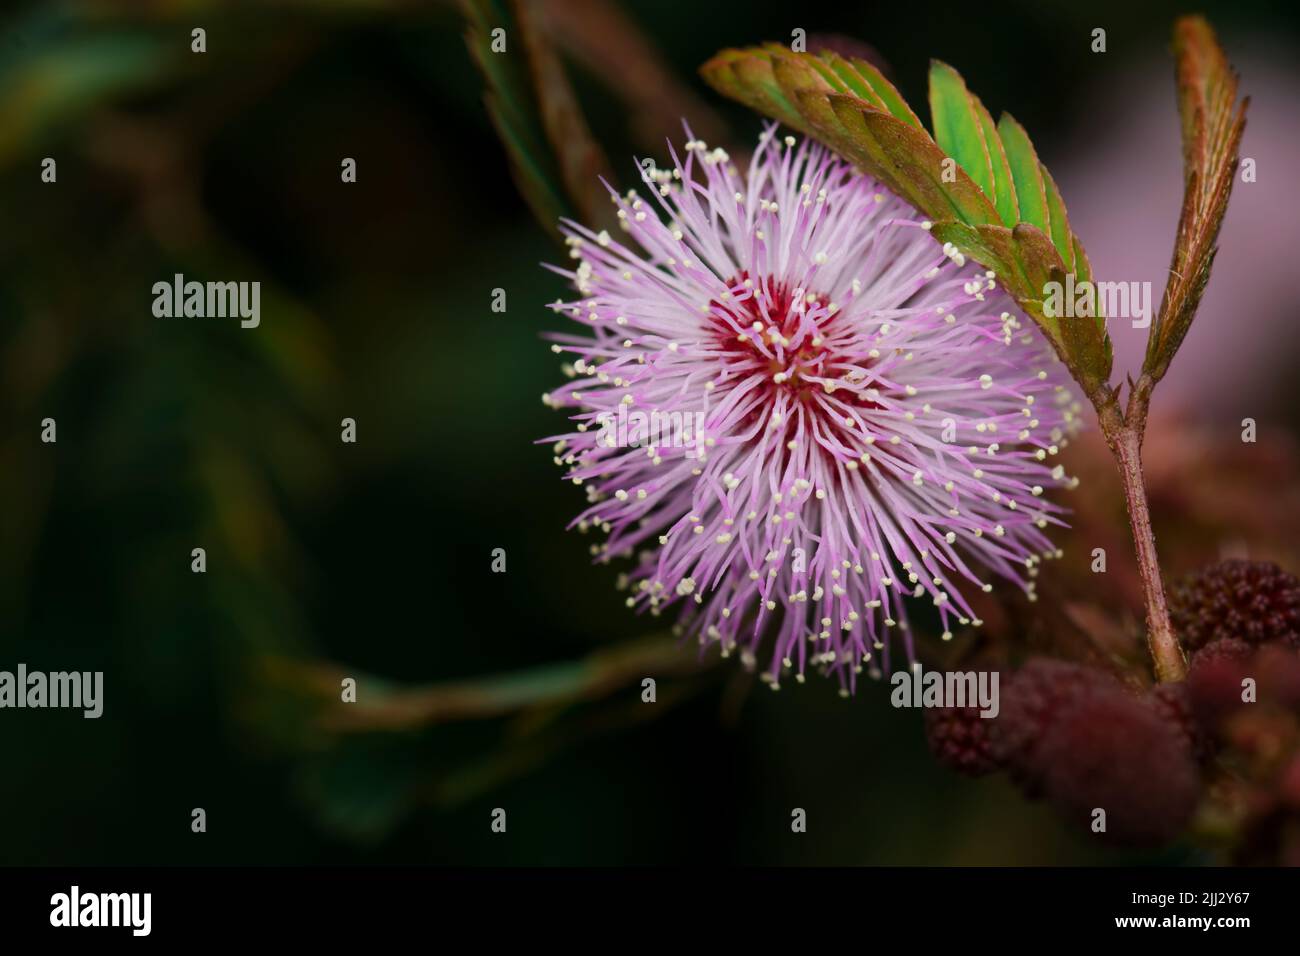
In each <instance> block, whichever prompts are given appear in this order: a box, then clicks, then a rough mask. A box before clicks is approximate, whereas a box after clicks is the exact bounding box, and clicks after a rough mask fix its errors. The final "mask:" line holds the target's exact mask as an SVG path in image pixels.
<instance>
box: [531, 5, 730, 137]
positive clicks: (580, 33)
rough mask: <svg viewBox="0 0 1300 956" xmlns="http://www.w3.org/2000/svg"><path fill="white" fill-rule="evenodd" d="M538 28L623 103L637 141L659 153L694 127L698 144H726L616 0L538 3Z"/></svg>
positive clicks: (709, 114) (719, 124) (723, 132)
mask: <svg viewBox="0 0 1300 956" xmlns="http://www.w3.org/2000/svg"><path fill="white" fill-rule="evenodd" d="M535 5H536V6H537V7H538V8H539V9H540V10H541V16H540V17H539V23H538V25H539V26H540V28H541V29H542V30H544V31H545V32H546V35H547V36H548V37H549V38H550V40H551V42H552V43H553V44H555V47H556V48H557V49H558V50H560V51H561V52H563V53H564V54H565V55H566V57H568V58H569V59H571V60H572V61H573V62H574V63H576V64H578V65H579V66H581V67H583V68H584V69H585V70H586V72H587V73H589V74H590V75H592V76H594V77H596V78H598V79H599V80H600V82H601V83H603V84H605V85H606V86H608V87H609V89H610V90H611V91H612V92H613V93H615V94H616V95H617V96H618V97H619V98H620V99H621V100H622V101H623V105H624V107H625V110H626V113H627V120H628V122H629V123H630V124H631V126H632V133H633V137H634V138H635V139H636V141H637V142H638V143H639V144H640V145H642V146H644V147H645V148H647V149H660V148H662V146H663V142H664V137H665V136H668V135H670V134H671V133H674V132H676V131H677V130H680V129H681V124H682V121H683V120H685V121H686V122H688V123H689V124H690V128H691V132H692V134H694V136H695V137H696V138H698V139H703V140H707V141H709V142H715V141H717V140H721V139H725V138H726V136H727V127H726V124H725V123H724V122H723V121H722V119H721V118H720V117H719V116H718V115H717V113H716V112H714V110H713V109H712V108H711V107H710V106H709V105H708V104H707V103H705V102H704V100H703V99H702V98H701V97H700V96H699V95H698V94H697V93H696V92H695V90H694V89H692V87H691V86H690V85H689V84H688V83H687V82H685V81H684V79H683V78H682V77H681V76H680V74H679V73H678V71H677V70H675V69H674V68H673V66H672V65H671V64H669V63H668V62H667V61H666V59H665V58H664V56H663V55H662V53H660V51H659V49H658V48H657V47H656V46H655V44H654V43H653V42H652V41H651V39H650V38H649V37H647V36H646V34H645V32H644V31H643V30H642V29H641V28H640V26H638V24H637V23H636V22H635V21H634V20H633V19H632V17H631V16H629V15H628V13H627V12H626V11H625V10H623V9H622V5H621V4H620V3H618V2H617V0H535Z"/></svg>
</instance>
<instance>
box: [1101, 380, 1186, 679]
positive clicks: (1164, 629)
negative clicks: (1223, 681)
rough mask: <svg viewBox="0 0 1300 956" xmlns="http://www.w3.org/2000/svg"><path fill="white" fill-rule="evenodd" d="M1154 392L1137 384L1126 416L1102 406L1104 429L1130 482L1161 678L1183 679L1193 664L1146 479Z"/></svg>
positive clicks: (1132, 520) (1127, 491) (1128, 495)
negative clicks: (1172, 605)
mask: <svg viewBox="0 0 1300 956" xmlns="http://www.w3.org/2000/svg"><path fill="white" fill-rule="evenodd" d="M1149 396H1150V389H1149V387H1140V388H1137V389H1135V390H1134V392H1133V394H1132V395H1130V401H1129V414H1128V415H1127V416H1122V415H1121V414H1120V412H1119V408H1118V406H1117V404H1115V403H1114V402H1112V403H1110V404H1108V405H1106V406H1105V407H1104V408H1102V409H1101V413H1100V415H1099V418H1100V421H1101V428H1102V432H1103V433H1104V434H1105V436H1106V441H1107V443H1108V444H1109V445H1110V448H1111V451H1112V452H1114V454H1115V461H1116V463H1117V464H1118V465H1119V477H1120V482H1121V483H1122V484H1123V486H1124V500H1125V503H1126V504H1127V506H1128V518H1129V526H1130V527H1131V528H1132V529H1133V545H1134V549H1135V551H1136V553H1137V562H1138V573H1139V574H1140V575H1141V578H1142V591H1143V593H1144V594H1145V595H1146V605H1147V645H1148V646H1149V647H1150V649H1151V659H1152V661H1153V662H1154V663H1155V671H1156V679H1157V680H1159V681H1160V682H1161V683H1168V682H1172V681H1180V680H1182V679H1183V677H1185V676H1186V674H1187V665H1186V664H1185V663H1184V661H1183V652H1182V648H1181V647H1180V646H1179V644H1178V637H1177V636H1176V635H1175V634H1174V628H1173V625H1172V624H1171V623H1170V621H1169V606H1168V604H1167V603H1166V602H1165V585H1164V579H1163V578H1162V577H1161V574H1160V559H1159V558H1158V557H1157V556H1156V536H1155V532H1154V531H1152V529H1151V512H1150V510H1149V508H1148V507H1147V492H1146V483H1145V482H1144V481H1143V479H1142V433H1143V432H1144V431H1145V425H1146V410H1147V401H1146V400H1147V399H1148V398H1149Z"/></svg>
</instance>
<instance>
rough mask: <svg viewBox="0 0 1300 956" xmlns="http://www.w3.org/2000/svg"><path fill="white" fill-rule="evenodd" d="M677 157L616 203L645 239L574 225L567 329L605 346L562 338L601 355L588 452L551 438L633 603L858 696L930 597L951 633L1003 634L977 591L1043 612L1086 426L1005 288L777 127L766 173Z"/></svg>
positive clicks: (576, 403) (576, 438)
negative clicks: (1049, 567)
mask: <svg viewBox="0 0 1300 956" xmlns="http://www.w3.org/2000/svg"><path fill="white" fill-rule="evenodd" d="M688 136H689V131H688ZM672 158H673V165H672V167H671V168H669V169H656V168H654V167H653V164H652V163H651V162H650V161H648V160H646V161H643V163H642V166H641V168H642V171H643V179H644V181H645V183H646V186H647V189H646V192H647V193H648V195H645V196H643V195H639V194H638V193H637V191H635V190H634V191H631V192H629V193H627V194H626V195H625V196H619V195H613V196H611V198H612V199H613V201H614V203H615V205H616V206H617V210H618V219H619V221H620V223H621V224H622V226H623V227H624V229H625V231H626V233H627V239H626V240H625V241H616V240H615V239H613V238H611V237H610V235H609V234H608V233H605V232H602V233H599V234H596V233H594V232H592V231H591V230H589V229H586V228H584V227H582V226H581V225H578V224H576V223H570V222H566V223H565V224H564V231H565V234H566V236H567V237H568V243H569V246H570V255H571V257H572V258H573V259H574V260H575V261H576V264H575V267H574V268H573V269H572V270H562V269H556V271H557V272H560V273H561V274H562V275H565V276H567V277H568V278H569V279H570V280H571V281H572V283H573V285H574V287H575V288H576V289H577V292H578V298H576V299H575V300H573V301H570V302H563V301H560V302H556V303H555V304H554V305H553V308H554V309H555V311H557V312H558V313H560V314H562V315H566V316H568V317H571V318H572V319H573V320H575V321H576V322H577V323H579V324H580V325H582V326H584V327H585V328H584V330H583V332H582V333H581V334H578V335H559V336H555V337H554V342H555V345H553V349H554V350H556V351H557V352H564V351H567V352H570V353H573V354H574V355H575V356H576V358H575V360H574V361H573V363H572V365H571V366H569V367H567V368H566V372H567V373H568V374H570V376H571V379H572V380H571V381H570V382H569V383H568V384H566V385H565V386H563V387H562V388H559V389H557V390H555V391H554V392H551V393H549V394H548V395H546V396H544V400H545V401H546V402H547V403H548V404H550V405H553V406H555V407H559V408H566V409H573V410H574V411H573V413H572V418H571V420H572V421H573V422H574V423H575V430H574V431H573V432H571V433H569V434H564V435H557V436H554V437H553V438H552V439H548V440H550V441H555V442H556V452H555V454H556V461H557V463H558V464H560V465H562V466H563V467H565V468H566V469H567V476H568V478H569V479H571V480H572V481H573V483H574V484H577V485H581V486H583V487H584V488H585V489H586V492H587V498H588V507H587V508H586V510H585V511H584V512H582V514H581V515H580V516H579V518H578V519H576V521H575V522H574V523H575V524H576V525H577V526H578V527H579V528H581V529H582V530H589V529H596V530H598V531H600V532H602V533H605V534H607V535H608V539H607V540H606V541H605V543H604V544H601V545H596V546H594V547H593V553H595V554H596V556H597V560H600V561H607V560H609V559H610V558H612V557H627V558H631V559H632V561H633V562H634V563H633V567H632V570H631V571H630V572H629V573H628V574H627V575H626V576H625V577H624V578H622V579H621V580H622V583H623V584H624V585H625V586H626V587H627V588H628V589H629V597H628V599H627V603H628V605H629V606H631V607H634V608H637V609H639V610H648V611H649V612H650V613H651V614H654V615H659V614H661V613H663V612H664V611H667V610H669V609H670V608H673V609H675V608H677V607H680V614H681V620H680V621H679V626H680V627H682V628H684V629H685V632H686V633H689V634H691V635H693V636H697V637H698V638H699V640H700V642H701V643H702V644H704V645H713V644H717V645H720V647H721V651H722V653H723V655H729V654H731V653H733V652H739V653H740V654H741V656H742V658H743V659H744V660H745V661H746V663H748V664H754V663H755V662H756V661H757V655H758V654H760V653H765V654H766V653H770V655H771V656H770V658H768V659H769V660H770V663H769V664H768V665H767V666H766V667H765V670H764V672H763V675H762V676H763V677H764V678H765V679H767V680H769V681H770V682H771V684H772V686H773V687H778V686H779V682H780V679H781V676H782V674H783V673H785V672H788V671H793V672H794V675H795V677H796V679H798V680H802V679H803V675H804V672H805V670H806V669H807V668H808V667H809V666H810V665H811V666H813V667H814V668H817V669H821V670H824V671H827V672H832V673H834V674H836V675H837V676H838V677H839V679H840V681H841V686H842V692H844V693H848V692H850V691H851V690H852V689H853V688H854V686H855V683H856V676H857V675H858V674H860V673H861V672H862V671H863V669H864V667H865V668H867V669H869V672H870V673H871V674H872V676H879V675H880V674H881V673H882V672H887V671H888V670H889V669H890V661H891V653H892V654H893V655H894V656H895V657H897V655H898V649H899V646H901V648H902V651H903V654H904V655H905V656H906V658H907V659H908V660H911V659H912V656H913V644H912V637H911V634H910V631H909V630H908V626H907V609H906V604H907V602H908V601H909V600H926V601H929V602H931V603H932V604H933V605H934V607H935V608H936V610H937V616H938V619H939V621H940V624H941V629H942V632H943V635H944V637H945V638H947V637H950V636H951V628H952V627H953V626H955V625H957V624H961V625H968V624H970V625H978V624H979V623H980V622H979V620H978V617H977V615H976V614H975V612H974V611H973V610H972V609H971V606H970V605H969V604H968V603H967V601H966V599H965V598H964V597H963V590H969V589H982V590H984V591H989V590H991V589H992V587H993V581H994V580H995V579H998V578H1002V579H1006V580H1008V581H1010V582H1012V583H1014V585H1015V586H1017V587H1020V588H1022V589H1024V590H1025V592H1026V593H1027V594H1028V595H1029V596H1030V598H1031V599H1032V598H1033V591H1034V584H1033V577H1034V575H1035V574H1036V573H1037V565H1038V564H1039V563H1040V562H1041V560H1042V559H1043V558H1046V557H1052V556H1056V555H1057V554H1058V552H1056V551H1055V549H1054V548H1053V546H1052V543H1051V541H1050V540H1049V539H1048V537H1047V535H1046V534H1045V533H1044V529H1046V528H1047V527H1048V526H1049V525H1051V524H1060V523H1061V519H1060V514H1061V512H1062V509H1061V508H1060V506H1058V505H1056V504H1054V503H1052V502H1050V501H1048V500H1047V499H1046V498H1045V497H1043V495H1044V491H1045V490H1048V489H1051V488H1053V487H1059V486H1069V485H1071V484H1072V481H1073V480H1072V479H1070V478H1068V477H1067V476H1066V475H1065V473H1064V471H1063V469H1062V468H1061V466H1059V465H1055V464H1054V463H1053V461H1052V458H1053V456H1054V455H1056V454H1057V452H1058V450H1059V449H1060V448H1061V447H1063V446H1064V445H1065V444H1066V442H1067V440H1068V437H1069V436H1070V435H1071V434H1072V433H1073V431H1074V430H1075V429H1076V428H1077V426H1078V414H1079V409H1080V405H1079V402H1078V400H1077V397H1076V396H1075V395H1074V394H1073V393H1072V391H1071V390H1070V389H1069V387H1068V382H1069V379H1068V376H1067V373H1066V371H1065V369H1064V367H1063V366H1062V365H1061V364H1060V363H1059V361H1058V360H1057V359H1056V357H1055V355H1054V354H1053V353H1052V351H1051V349H1050V347H1049V346H1048V345H1047V343H1046V342H1045V340H1044V339H1043V337H1042V336H1041V335H1040V334H1039V332H1038V331H1037V329H1036V328H1035V327H1034V326H1033V324H1032V323H1031V322H1029V321H1028V320H1022V319H1021V318H1020V317H1019V316H1018V315H1017V314H1016V306H1015V303H1014V302H1013V301H1012V300H1011V299H1010V298H1008V297H1007V296H1006V295H1005V294H1004V293H1003V292H1002V291H1001V290H1000V289H999V288H998V286H997V284H996V282H995V280H994V278H993V274H992V273H991V272H986V271H984V270H982V269H980V268H978V267H977V266H976V265H975V264H973V263H968V262H966V261H965V259H964V258H963V256H962V255H961V253H959V252H958V251H956V250H955V249H954V248H953V247H952V246H950V245H944V246H941V245H940V243H939V242H937V241H936V240H935V238H934V237H933V236H931V234H930V232H929V223H927V222H923V221H921V220H920V219H919V217H918V216H917V214H916V212H915V210H914V209H912V208H911V207H910V206H909V205H907V204H906V203H904V202H903V201H902V200H900V199H898V198H897V197H895V196H893V195H892V194H890V193H889V192H887V191H886V190H885V189H884V188H883V187H881V186H880V184H879V183H877V182H876V181H875V180H873V179H871V178H870V177H868V176H865V175H863V174H862V173H860V172H857V171H856V170H854V169H853V168H852V167H851V166H850V165H848V164H847V163H845V162H844V161H842V160H840V159H838V158H837V157H835V156H834V155H833V154H831V153H829V152H828V151H826V150H825V149H823V148H822V147H820V146H817V145H814V144H811V143H807V142H805V143H802V144H801V143H798V142H796V140H795V139H794V138H793V137H789V136H787V137H778V136H777V135H776V132H775V130H774V129H771V128H769V129H767V130H766V131H765V132H764V133H763V135H762V136H761V137H760V139H759V144H758V148H757V150H756V151H755V153H754V154H753V157H752V159H751V160H750V162H749V164H748V170H747V172H746V173H744V174H742V173H741V171H740V170H739V169H737V167H736V166H735V165H734V164H733V163H732V162H731V160H730V158H729V157H728V156H727V154H726V153H725V152H724V151H723V150H721V149H712V150H710V149H709V148H708V147H706V145H705V144H704V143H701V142H698V141H695V140H691V141H689V142H687V143H686V148H685V153H684V158H681V157H680V156H679V154H678V153H677V151H676V150H672ZM891 637H895V640H891ZM768 640H770V641H771V642H772V643H771V647H770V651H769V650H766V649H765V648H764V647H763V646H762V645H764V644H765V642H766V641H768Z"/></svg>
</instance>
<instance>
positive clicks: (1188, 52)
mask: <svg viewBox="0 0 1300 956" xmlns="http://www.w3.org/2000/svg"><path fill="white" fill-rule="evenodd" d="M1174 55H1175V57H1176V58H1177V63H1178V72H1177V77H1178V111H1179V114H1180V116H1181V118H1182V137H1183V171H1184V187H1183V208H1182V213H1181V215H1180V216H1179V220H1178V233H1177V236H1176V238H1175V242H1174V254H1173V260H1172V262H1171V263H1170V265H1169V280H1168V283H1167V284H1166V286H1165V294H1164V298H1163V300H1162V301H1161V303H1160V313H1159V315H1158V316H1157V318H1156V321H1155V323H1154V324H1153V325H1152V328H1151V332H1150V334H1149V336H1148V338H1147V352H1146V358H1145V360H1144V361H1143V364H1142V371H1143V374H1144V376H1147V377H1149V378H1150V380H1151V381H1152V382H1153V383H1154V382H1158V381H1159V380H1160V379H1161V378H1162V377H1164V374H1165V373H1166V372H1167V371H1168V370H1169V364H1170V362H1172V361H1173V358H1174V355H1175V354H1177V352H1178V349H1179V347H1180V346H1181V345H1182V342H1183V338H1184V337H1185V336H1186V335H1187V330H1188V329H1189V328H1191V325H1192V320H1193V319H1194V318H1195V317H1196V310H1197V307H1198V306H1199V305H1200V303H1201V297H1202V296H1203V295H1204V294H1205V287H1206V285H1207V283H1208V282H1209V280H1210V268H1211V266H1212V265H1213V264H1214V256H1215V253H1216V252H1217V246H1216V243H1217V242H1218V238H1219V228H1220V227H1221V226H1222V225H1223V215H1224V213H1225V212H1227V209H1228V198H1229V197H1230V196H1231V194H1232V186H1233V182H1234V180H1235V178H1236V172H1237V153H1238V150H1239V148H1240V146H1241V136H1242V133H1243V132H1244V131H1245V128H1246V108H1247V107H1248V106H1249V104H1250V100H1249V98H1247V99H1245V100H1243V101H1241V102H1240V103H1238V101H1237V82H1238V78H1237V74H1236V73H1235V72H1234V71H1233V69H1232V68H1231V66H1229V64H1228V60H1227V57H1225V56H1224V53H1223V50H1222V48H1221V47H1220V46H1219V42H1218V40H1217V39H1216V38H1215V36H1214V31H1213V30H1212V29H1211V28H1210V25H1209V24H1208V23H1206V22H1205V20H1204V19H1203V18H1201V17H1183V18H1182V19H1180V20H1179V21H1178V22H1177V23H1175V25H1174Z"/></svg>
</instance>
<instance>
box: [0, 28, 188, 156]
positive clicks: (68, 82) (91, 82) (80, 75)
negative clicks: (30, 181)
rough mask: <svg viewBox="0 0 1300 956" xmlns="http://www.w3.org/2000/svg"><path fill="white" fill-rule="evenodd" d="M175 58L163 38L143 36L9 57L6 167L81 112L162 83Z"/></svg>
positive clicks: (81, 38)
mask: <svg viewBox="0 0 1300 956" xmlns="http://www.w3.org/2000/svg"><path fill="white" fill-rule="evenodd" d="M46 43H48V45H46ZM169 59H170V57H169V54H168V52H167V48H166V47H165V46H164V45H163V44H162V43H161V42H160V41H159V40H157V39H156V38H154V37H151V36H148V35H143V36H142V35H140V34H138V33H137V34H128V33H100V34H93V35H73V36H58V37H57V38H51V39H49V40H48V41H45V42H43V43H42V45H40V46H34V47H28V48H27V49H26V50H25V55H20V56H17V57H13V58H8V57H7V58H6V63H5V64H4V68H3V69H0V91H3V92H0V165H6V164H8V163H11V162H13V160H14V158H15V156H16V155H17V154H18V153H19V151H20V150H22V149H25V148H27V147H29V146H31V145H32V144H33V143H39V142H40V140H41V137H43V136H44V135H46V134H47V133H49V132H50V131H51V130H53V129H55V128H57V127H58V126H59V125H60V124H63V123H66V122H68V121H69V120H71V119H73V118H75V117H76V116H77V115H78V114H79V113H81V112H83V111H85V110H88V109H90V108H92V107H94V106H97V105H99V104H100V103H103V102H106V101H108V100H110V99H112V98H113V97H115V96H117V95H119V94H121V93H122V92H124V91H129V90H134V89H139V88H141V87H143V86H144V85H146V84H147V83H149V82H151V81H153V80H155V79H157V78H158V77H159V76H160V75H161V74H162V73H163V72H164V71H165V70H166V69H167V68H168V66H169V62H168V61H169Z"/></svg>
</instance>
